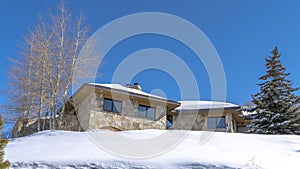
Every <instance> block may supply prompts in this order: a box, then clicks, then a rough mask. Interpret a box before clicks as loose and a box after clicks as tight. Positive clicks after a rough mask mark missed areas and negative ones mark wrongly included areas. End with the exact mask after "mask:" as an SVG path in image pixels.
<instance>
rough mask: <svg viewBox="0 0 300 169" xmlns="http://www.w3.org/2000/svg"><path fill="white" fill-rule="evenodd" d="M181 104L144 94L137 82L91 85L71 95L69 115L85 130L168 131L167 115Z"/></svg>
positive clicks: (68, 107)
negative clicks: (131, 83)
mask: <svg viewBox="0 0 300 169" xmlns="http://www.w3.org/2000/svg"><path fill="white" fill-rule="evenodd" d="M179 105H180V103H179V102H176V101H172V100H168V99H166V98H163V97H160V96H156V95H153V94H149V93H146V92H144V91H142V89H141V87H140V85H139V84H137V83H135V84H134V85H126V86H122V85H120V84H98V83H89V84H84V85H83V86H81V87H80V88H79V89H78V90H77V92H75V93H74V94H73V95H72V96H71V98H70V100H69V102H68V104H67V106H66V110H67V111H66V112H67V113H66V115H73V116H77V118H78V121H79V124H80V127H81V128H82V129H83V130H93V129H110V130H116V131H121V130H141V129H166V115H167V112H170V111H171V110H173V109H174V108H176V107H178V106H179ZM66 123H67V122H66ZM62 125H63V126H64V125H66V124H62Z"/></svg>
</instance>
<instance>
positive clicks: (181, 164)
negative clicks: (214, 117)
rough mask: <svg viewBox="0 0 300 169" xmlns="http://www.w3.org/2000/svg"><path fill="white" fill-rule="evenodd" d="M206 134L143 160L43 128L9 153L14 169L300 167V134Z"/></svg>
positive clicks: (79, 135)
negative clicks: (117, 155)
mask: <svg viewBox="0 0 300 169" xmlns="http://www.w3.org/2000/svg"><path fill="white" fill-rule="evenodd" d="M94 132H100V134H101V132H103V131H94ZM164 132H165V131H163V130H139V131H126V132H119V134H121V135H124V136H126V137H130V138H135V137H138V139H146V138H149V137H155V136H157V135H160V134H162V133H164ZM172 132H180V131H176V130H174V131H172ZM203 133H204V132H203V131H191V132H189V133H188V135H187V137H186V138H185V139H184V140H183V141H182V142H181V143H180V144H179V145H178V146H176V147H174V148H173V149H172V150H170V151H168V152H166V153H165V154H162V155H160V156H156V157H153V158H149V159H139V160H137V159H128V158H121V157H116V156H114V155H112V154H110V153H108V152H106V151H104V150H102V149H101V148H100V147H99V146H97V145H96V144H94V142H93V140H91V139H90V138H89V137H88V135H87V132H70V131H43V132H39V133H36V134H33V135H30V136H27V137H22V138H16V139H11V140H10V142H9V144H8V145H7V147H6V150H5V153H6V154H5V155H6V156H5V157H6V158H7V159H8V160H9V161H10V162H11V164H12V166H11V167H12V168H53V167H55V168H128V169H129V168H172V169H173V168H201V167H202V168H216V167H219V168H272V169H276V168H300V163H299V161H300V137H299V136H294V135H276V136H275V135H255V134H237V133H221V132H218V133H212V135H211V137H210V139H208V140H207V142H205V143H204V144H199V138H200V136H201V135H202V134H203ZM116 141H117V140H116ZM132 151H137V150H134V149H133V150H132Z"/></svg>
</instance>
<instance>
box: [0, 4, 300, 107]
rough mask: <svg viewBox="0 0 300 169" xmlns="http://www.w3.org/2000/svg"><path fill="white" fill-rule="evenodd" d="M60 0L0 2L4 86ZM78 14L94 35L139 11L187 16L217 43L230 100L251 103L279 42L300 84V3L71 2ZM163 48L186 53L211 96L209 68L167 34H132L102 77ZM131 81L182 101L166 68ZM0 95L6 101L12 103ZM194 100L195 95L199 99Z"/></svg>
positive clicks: (112, 53) (205, 92)
mask: <svg viewBox="0 0 300 169" xmlns="http://www.w3.org/2000/svg"><path fill="white" fill-rule="evenodd" d="M57 2H58V1H53V0H44V1H39V0H26V1H21V0H14V1H9V0H6V1H2V2H1V5H0V21H1V22H0V23H1V27H0V37H1V39H0V57H1V62H0V76H1V79H0V80H1V81H0V82H1V83H0V87H1V88H4V87H6V84H7V75H6V71H7V69H8V66H9V61H8V57H16V56H18V55H19V52H20V48H19V46H20V45H21V44H22V42H23V37H24V36H26V34H27V31H28V29H29V28H31V27H33V26H34V25H35V24H36V23H37V22H38V15H39V14H40V13H41V14H43V15H44V14H47V13H48V12H47V11H48V10H49V9H50V10H53V9H54V8H55V5H56V3H57ZM65 2H66V4H67V6H69V7H70V8H71V10H72V12H73V13H74V14H76V13H78V12H79V11H83V12H84V14H85V15H86V17H87V23H88V24H89V25H90V26H91V34H92V33H94V32H95V31H97V30H98V29H99V28H101V27H102V26H103V25H105V24H107V23H109V22H110V21H113V20H115V19H117V18H119V17H122V16H125V15H128V14H133V13H138V12H163V13H169V14H173V15H176V16H179V17H181V18H184V19H186V20H188V21H190V22H191V23H193V24H194V25H196V26H197V27H198V28H199V29H200V30H202V31H203V32H204V33H205V34H206V36H207V37H208V38H209V39H210V41H211V42H212V43H213V45H214V47H215V49H216V50H217V52H218V54H219V56H220V59H221V61H222V63H223V66H224V70H225V73H226V81H227V101H229V102H233V103H236V104H244V103H245V102H246V101H247V100H251V94H255V93H256V92H258V90H259V88H258V87H257V86H256V84H257V83H259V81H258V78H259V77H260V76H261V75H263V74H264V73H265V68H264V64H265V61H264V57H266V56H268V55H270V51H271V50H272V49H273V48H274V47H275V46H278V47H279V51H280V52H281V53H282V63H283V65H284V66H285V67H286V68H287V70H288V72H291V76H290V80H292V81H293V82H294V86H300V80H299V79H300V78H299V77H300V67H299V63H300V56H299V55H300V53H299V49H300V10H299V7H300V1H297V0H294V1H292V0H289V1H283V0H282V1H276V0H265V1H260V0H252V1H250V0H247V1H239V0H236V1H234V0H230V1H220V0H205V1H204V0H201V1H199V0H194V1H193V0H191V1H183V0H181V1H178V0H172V1H171V0H170V1H163V2H161V1H158V0H152V1H141V0H131V1H126V0H125V1H124V0H111V1H97V0H89V1H79V0H74V1H68V0H66V1H65ZM145 48H161V49H164V50H168V51H171V52H173V53H175V54H176V55H178V56H180V57H181V59H182V60H184V61H185V62H186V64H187V65H188V66H189V67H190V68H191V70H192V71H193V73H194V74H195V75H196V78H197V82H198V85H199V91H200V96H201V99H203V100H210V99H211V93H210V92H211V90H210V83H209V78H208V75H207V72H206V70H205V68H204V66H203V65H202V64H201V62H199V60H197V59H196V57H197V56H196V55H195V54H194V53H193V52H192V51H191V50H190V49H189V48H188V47H186V46H185V45H184V44H182V43H180V42H178V41H176V40H174V39H171V38H167V37H163V36H159V35H141V36H135V37H131V38H129V39H125V40H123V41H122V42H120V43H119V44H117V45H116V46H115V47H114V48H112V49H111V51H110V52H109V53H108V54H107V55H106V56H105V57H104V64H103V66H102V67H100V68H99V71H100V72H101V74H102V76H101V77H100V78H99V79H97V81H98V82H104V83H109V82H110V81H111V79H112V75H113V72H114V70H115V68H116V67H117V66H118V64H119V63H120V62H121V61H122V60H123V59H124V58H126V56H128V55H129V54H131V53H133V52H135V51H138V50H141V49H145ZM131 82H139V83H140V84H141V86H142V88H143V89H144V90H145V91H148V92H151V91H152V90H154V89H160V90H161V91H163V92H164V94H165V95H166V97H168V98H169V99H174V100H180V99H181V98H180V92H179V87H178V86H177V84H176V79H174V78H173V77H172V76H170V75H168V74H167V73H165V72H162V71H159V70H153V69H152V70H146V71H143V72H140V73H139V74H137V76H136V77H135V78H134V79H132V81H131ZM297 94H299V93H297ZM5 98H6V96H5V95H3V94H2V95H1V96H0V103H3V102H5ZM191 99H192V98H191Z"/></svg>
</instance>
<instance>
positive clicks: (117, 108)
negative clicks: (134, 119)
mask: <svg viewBox="0 0 300 169" xmlns="http://www.w3.org/2000/svg"><path fill="white" fill-rule="evenodd" d="M103 110H105V111H110V112H115V113H121V112H122V102H121V101H117V100H112V99H105V98H104V100H103Z"/></svg>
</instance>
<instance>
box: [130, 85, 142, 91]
mask: <svg viewBox="0 0 300 169" xmlns="http://www.w3.org/2000/svg"><path fill="white" fill-rule="evenodd" d="M131 88H133V89H137V90H140V91H142V87H141V86H140V85H139V83H133V85H132V86H131Z"/></svg>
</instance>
